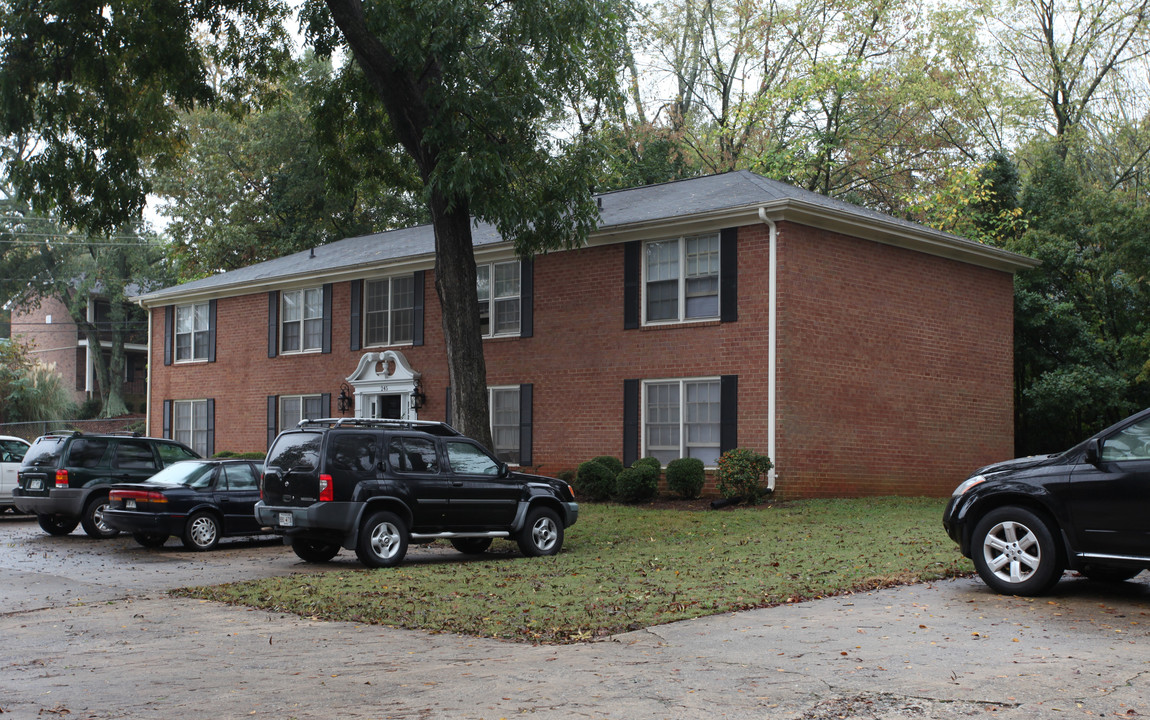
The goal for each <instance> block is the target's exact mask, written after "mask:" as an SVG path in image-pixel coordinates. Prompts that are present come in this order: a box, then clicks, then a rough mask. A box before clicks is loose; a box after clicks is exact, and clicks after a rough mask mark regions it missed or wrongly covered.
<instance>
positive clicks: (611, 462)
mask: <svg viewBox="0 0 1150 720" xmlns="http://www.w3.org/2000/svg"><path fill="white" fill-rule="evenodd" d="M591 462H597V463H599V464H600V465H602V466H603V467H605V468H607V469H608V470H610V471H611V472H612V474H614V475H615V477H618V476H619V473H621V472H623V461H622V460H620V459H619V458H616V457H611V456H610V455H600V456H599V457H593V458H591Z"/></svg>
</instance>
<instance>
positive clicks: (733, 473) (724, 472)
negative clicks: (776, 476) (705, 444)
mask: <svg viewBox="0 0 1150 720" xmlns="http://www.w3.org/2000/svg"><path fill="white" fill-rule="evenodd" d="M771 467H773V466H772V465H771V461H770V458H768V457H767V456H766V455H760V454H759V453H757V452H755V451H754V450H747V449H746V448H735V449H734V450H728V451H727V452H725V453H723V454H722V455H721V456H720V457H719V470H718V472H717V473H716V474H715V477H717V478H718V480H719V494H720V495H722V496H723V497H725V498H741V499H742V500H743V502H746V503H750V504H752V505H754V504H755V503H757V502H759V500H761V499H762V497H763V495H765V494H766V488H765V487H764V486H763V483H762V478H763V474H764V473H766V472H767V471H768V470H770V469H771Z"/></svg>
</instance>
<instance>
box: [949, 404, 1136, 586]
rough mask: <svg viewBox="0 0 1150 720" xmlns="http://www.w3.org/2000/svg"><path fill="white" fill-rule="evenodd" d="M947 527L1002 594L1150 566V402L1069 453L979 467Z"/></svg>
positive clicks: (953, 502) (956, 499)
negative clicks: (1074, 576)
mask: <svg viewBox="0 0 1150 720" xmlns="http://www.w3.org/2000/svg"><path fill="white" fill-rule="evenodd" d="M943 527H944V528H946V531H947V533H948V534H949V535H950V537H951V539H953V540H954V541H955V542H956V543H958V546H959V548H960V549H961V550H962V554H963V555H966V556H967V557H969V558H971V559H972V560H974V567H975V568H976V569H977V570H978V574H979V576H980V577H981V578H982V579H983V581H984V582H986V584H987V585H989V586H990V587H992V588H993V589H995V590H996V591H998V592H1000V593H1006V594H1014V595H1037V594H1041V593H1043V592H1045V591H1047V590H1049V589H1050V588H1052V587H1054V584H1055V583H1057V582H1058V580H1059V578H1061V577H1062V571H1063V570H1064V569H1066V568H1070V569H1072V570H1077V571H1078V572H1079V573H1081V574H1083V575H1085V576H1086V577H1088V578H1092V579H1096V580H1102V581H1111V582H1113V581H1121V580H1126V579H1129V578H1132V577H1134V576H1135V575H1137V574H1138V573H1139V572H1141V571H1142V570H1143V569H1146V568H1150V409H1146V410H1143V411H1142V412H1140V413H1137V414H1136V415H1131V416H1130V417H1128V418H1126V419H1125V420H1123V421H1121V422H1119V423H1117V424H1115V425H1111V426H1110V427H1108V428H1106V429H1105V430H1103V431H1101V432H1099V433H1096V434H1095V435H1093V436H1092V437H1090V438H1088V439H1086V440H1085V441H1083V442H1082V443H1079V444H1078V445H1075V446H1074V447H1072V448H1070V449H1069V450H1067V451H1065V452H1061V453H1056V454H1054V455H1046V456H1043V457H1031V458H1019V459H1017V460H1010V461H1007V462H1003V463H998V464H996V465H989V466H987V467H984V468H982V469H980V470H978V471H976V472H975V473H974V474H973V475H971V476H970V477H969V478H968V479H967V480H966V481H965V482H963V483H962V484H961V485H959V486H958V488H957V489H955V491H954V495H953V496H952V497H951V499H950V503H949V504H948V505H947V508H946V512H945V514H944V516H943Z"/></svg>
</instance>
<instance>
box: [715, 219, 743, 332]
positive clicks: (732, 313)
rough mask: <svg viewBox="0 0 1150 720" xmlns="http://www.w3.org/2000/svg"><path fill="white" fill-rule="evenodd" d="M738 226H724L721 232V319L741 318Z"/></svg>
mask: <svg viewBox="0 0 1150 720" xmlns="http://www.w3.org/2000/svg"><path fill="white" fill-rule="evenodd" d="M738 237H739V229H738V228H723V230H722V232H721V233H719V307H720V309H719V320H720V321H722V322H735V321H736V320H738V319H739V251H738Z"/></svg>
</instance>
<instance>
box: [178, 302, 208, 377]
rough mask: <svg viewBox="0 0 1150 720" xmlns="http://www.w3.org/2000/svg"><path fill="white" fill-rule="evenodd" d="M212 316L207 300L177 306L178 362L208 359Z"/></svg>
mask: <svg viewBox="0 0 1150 720" xmlns="http://www.w3.org/2000/svg"><path fill="white" fill-rule="evenodd" d="M210 318H211V315H210V312H209V305H208V303H206V302H205V303H195V304H194V305H177V306H176V332H175V343H176V362H195V361H197V360H207V359H208V334H209V330H210V327H209V326H210Z"/></svg>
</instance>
